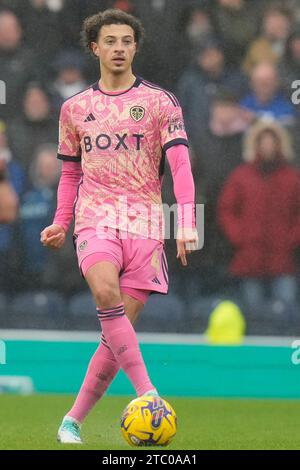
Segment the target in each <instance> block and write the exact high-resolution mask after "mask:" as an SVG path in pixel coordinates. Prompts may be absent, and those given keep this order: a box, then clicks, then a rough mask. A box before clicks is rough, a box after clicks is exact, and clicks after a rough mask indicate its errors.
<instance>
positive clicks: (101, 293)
mask: <svg viewBox="0 0 300 470" xmlns="http://www.w3.org/2000/svg"><path fill="white" fill-rule="evenodd" d="M99 284H100V285H99V287H98V288H97V289H96V292H94V296H95V298H96V302H97V306H98V307H100V308H109V307H114V306H115V305H117V304H119V303H121V301H122V299H121V295H120V289H119V287H118V286H116V285H115V284H112V283H110V282H107V281H103V282H102V283H99Z"/></svg>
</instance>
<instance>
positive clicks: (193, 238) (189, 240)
mask: <svg viewBox="0 0 300 470" xmlns="http://www.w3.org/2000/svg"><path fill="white" fill-rule="evenodd" d="M198 239H199V237H198V232H197V230H196V229H192V228H180V229H178V232H177V240H176V243H177V258H180V260H181V264H182V265H183V266H187V259H186V255H189V254H190V253H191V252H192V251H194V250H197V248H198Z"/></svg>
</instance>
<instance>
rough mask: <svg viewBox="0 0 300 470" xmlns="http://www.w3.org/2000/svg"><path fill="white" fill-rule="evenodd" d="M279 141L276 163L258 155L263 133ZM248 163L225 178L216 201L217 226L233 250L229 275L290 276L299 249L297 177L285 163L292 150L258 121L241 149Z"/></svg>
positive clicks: (285, 138)
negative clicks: (266, 161)
mask: <svg viewBox="0 0 300 470" xmlns="http://www.w3.org/2000/svg"><path fill="white" fill-rule="evenodd" d="M266 131H267V132H270V133H273V134H274V135H275V136H277V138H278V143H279V145H280V152H279V154H278V156H277V159H276V161H273V162H268V163H267V164H266V163H265V162H263V159H262V157H261V156H260V155H259V154H258V150H257V147H258V139H259V138H260V136H261V135H262V132H266ZM244 158H245V160H246V161H247V163H245V164H243V165H240V166H239V167H238V168H237V169H236V170H234V171H233V172H232V173H231V175H230V176H229V178H228V180H227V182H226V183H225V186H224V188H223V191H222V193H221V195H220V199H219V207H218V218H219V223H220V225H221V227H222V229H223V231H224V232H225V234H226V236H227V238H228V239H229V241H230V242H231V243H232V245H233V246H234V248H235V253H234V256H233V260H232V262H231V265H230V271H231V273H232V274H233V275H235V276H238V277H274V276H279V275H283V274H294V273H295V271H296V263H295V256H294V250H295V248H296V247H297V246H299V245H300V173H299V172H298V171H297V170H296V169H295V168H293V167H292V166H290V165H289V163H288V160H291V159H292V150H291V144H290V139H289V135H288V134H287V131H285V130H284V129H282V128H281V127H279V125H278V124H275V123H266V122H259V123H257V124H255V125H254V126H253V128H252V129H251V130H250V131H249V133H248V135H247V137H246V140H245V147H244Z"/></svg>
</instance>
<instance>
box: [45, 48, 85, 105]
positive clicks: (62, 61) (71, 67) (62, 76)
mask: <svg viewBox="0 0 300 470" xmlns="http://www.w3.org/2000/svg"><path fill="white" fill-rule="evenodd" d="M84 66H85V62H84V57H83V56H82V54H80V53H79V52H78V51H74V50H69V51H67V50H63V51H61V52H60V53H59V54H58V55H57V57H56V58H55V61H54V69H55V79H54V81H53V84H52V86H50V93H51V101H52V106H53V110H54V111H55V112H56V113H57V114H58V113H59V110H60V108H61V105H62V104H63V102H64V101H65V100H66V99H68V98H70V97H71V96H73V95H76V93H79V92H80V91H82V90H84V89H85V88H87V87H88V84H87V82H86V81H85V78H84Z"/></svg>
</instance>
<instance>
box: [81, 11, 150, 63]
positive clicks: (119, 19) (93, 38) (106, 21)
mask: <svg viewBox="0 0 300 470" xmlns="http://www.w3.org/2000/svg"><path fill="white" fill-rule="evenodd" d="M111 24H127V25H128V26H131V28H132V29H133V31H134V40H135V42H136V43H137V49H138V50H139V49H140V47H141V45H142V43H143V39H144V35H145V30H144V27H143V25H142V23H141V21H140V20H139V19H138V18H136V17H135V16H133V15H130V14H129V13H125V11H122V10H118V9H113V8H112V9H109V10H105V11H100V12H99V13H97V14H95V15H92V16H89V17H88V18H86V19H85V20H84V23H83V27H82V31H81V44H82V45H83V47H84V48H85V49H86V50H87V51H88V52H90V53H91V54H92V55H93V56H94V53H93V50H92V47H91V43H92V42H97V39H98V35H99V32H100V30H101V28H102V26H105V25H111Z"/></svg>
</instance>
